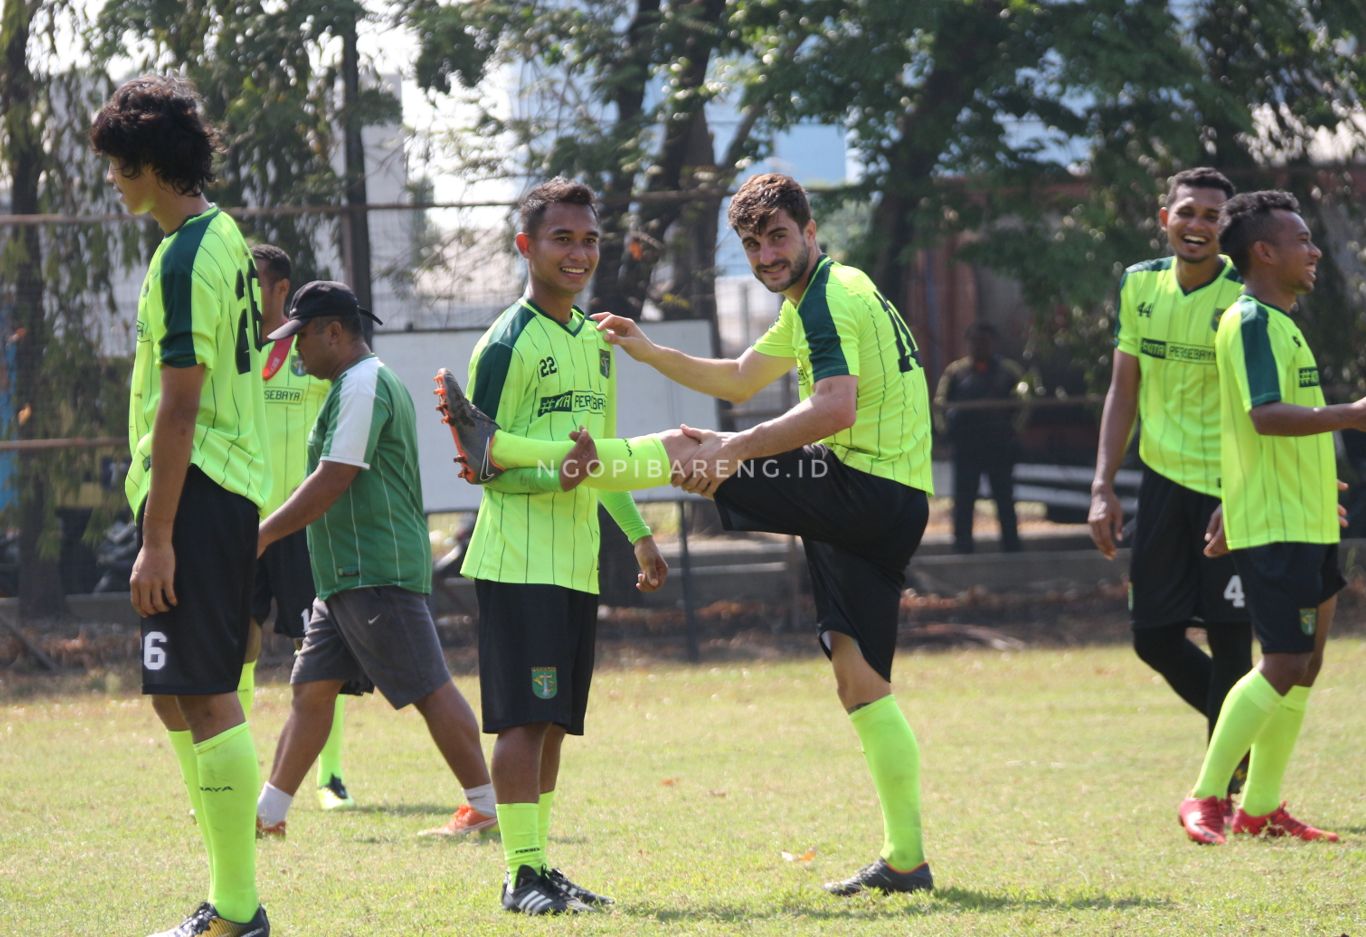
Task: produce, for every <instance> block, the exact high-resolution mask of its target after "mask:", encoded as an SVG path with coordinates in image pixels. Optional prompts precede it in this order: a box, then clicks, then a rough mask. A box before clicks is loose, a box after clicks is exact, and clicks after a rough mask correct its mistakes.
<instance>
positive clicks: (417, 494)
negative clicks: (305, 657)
mask: <svg viewBox="0 0 1366 937" xmlns="http://www.w3.org/2000/svg"><path fill="white" fill-rule="evenodd" d="M319 462H341V463H343V464H345V465H355V466H359V467H360V469H361V472H360V473H359V474H357V475H356V477H355V479H354V480H353V481H352V482H351V484H350V485H349V486H348V487H347V489H346V491H344V492H342V495H341V497H340V498H338V499H337V500H336V501H335V502H334V503H333V505H332V506H331V507H330V508H328V509H327V513H325V514H324V515H323V516H322V517H320V518H318V519H317V520H316V521H314V522H313V523H311V524H309V525H308V554H309V556H310V557H311V558H312V561H313V584H314V586H315V587H316V589H317V593H318V598H320V599H326V598H327V597H328V596H330V595H335V594H336V593H338V592H344V591H346V590H348V589H361V588H364V587H367V586H399V587H400V588H403V589H407V590H408V591H410V592H418V593H422V594H423V595H425V594H427V593H428V592H431V591H432V546H431V540H430V539H429V538H428V535H427V517H426V515H425V514H423V512H422V480H421V477H420V476H419V475H418V470H417V416H416V414H415V413H414V411H413V398H412V397H410V396H408V389H407V388H406V387H404V386H403V383H402V382H401V381H400V380H399V379H398V378H397V377H395V376H394V372H392V371H390V370H389V369H388V368H387V367H385V366H384V365H383V364H382V363H380V360H379V359H378V358H376V357H375V356H374V355H366V356H365V357H364V358H361V359H360V360H359V361H357V362H355V363H354V364H352V365H351V366H350V367H349V368H347V369H346V370H345V371H343V372H342V373H341V374H340V375H338V377H337V379H336V380H335V381H333V382H332V387H331V389H330V390H328V392H327V399H326V400H324V401H323V406H322V410H321V411H320V412H319V413H318V421H317V422H316V423H314V424H313V430H312V432H310V433H309V435H308V470H309V472H312V471H313V470H314V469H315V468H317V467H318V463H319Z"/></svg>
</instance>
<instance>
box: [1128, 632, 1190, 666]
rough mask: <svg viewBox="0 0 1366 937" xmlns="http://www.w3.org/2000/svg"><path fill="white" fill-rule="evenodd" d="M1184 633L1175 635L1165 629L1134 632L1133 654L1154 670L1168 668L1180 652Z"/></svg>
mask: <svg viewBox="0 0 1366 937" xmlns="http://www.w3.org/2000/svg"><path fill="white" fill-rule="evenodd" d="M1183 640H1185V635H1184V633H1183V634H1181V635H1179V636H1178V635H1175V634H1173V633H1171V632H1170V629H1166V628H1161V629H1159V628H1140V629H1137V630H1135V631H1134V653H1135V654H1137V655H1138V659H1139V660H1141V661H1143V663H1145V664H1147V665H1148V666H1149V667H1151V668H1153V669H1154V670H1157V671H1161V670H1163V669H1164V668H1166V667H1168V666H1169V665H1170V664H1171V662H1172V661H1173V660H1174V659H1175V658H1176V656H1177V653H1178V652H1179V650H1180V643H1181V641H1183Z"/></svg>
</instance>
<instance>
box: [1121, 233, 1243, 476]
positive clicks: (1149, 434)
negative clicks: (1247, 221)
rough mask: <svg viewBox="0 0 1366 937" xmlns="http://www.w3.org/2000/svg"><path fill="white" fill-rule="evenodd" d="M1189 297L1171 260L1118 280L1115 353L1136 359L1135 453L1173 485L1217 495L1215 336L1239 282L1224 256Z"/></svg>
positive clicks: (1239, 287)
mask: <svg viewBox="0 0 1366 937" xmlns="http://www.w3.org/2000/svg"><path fill="white" fill-rule="evenodd" d="M1219 264H1220V266H1219V272H1218V273H1216V274H1215V275H1214V277H1213V278H1212V279H1211V280H1210V281H1209V282H1208V283H1206V284H1205V285H1204V286H1199V287H1196V288H1195V289H1193V290H1191V291H1190V292H1186V291H1185V290H1184V289H1182V288H1181V284H1180V283H1178V282H1177V280H1176V265H1175V263H1174V260H1173V258H1171V257H1162V258H1159V259H1157V260H1148V261H1145V262H1143V263H1139V264H1134V265H1133V266H1132V267H1130V268H1129V269H1127V270H1125V271H1124V276H1123V277H1121V278H1120V281H1119V314H1118V316H1117V317H1116V320H1115V347H1116V348H1118V349H1119V350H1120V351H1122V352H1124V353H1125V354H1126V355H1133V356H1134V357H1135V358H1137V359H1138V368H1139V383H1138V416H1139V420H1140V422H1141V424H1142V428H1141V430H1140V435H1139V441H1138V454H1139V455H1140V456H1141V457H1142V458H1143V462H1144V464H1146V465H1147V466H1148V467H1150V468H1151V469H1152V470H1153V471H1155V472H1157V473H1158V474H1160V475H1163V476H1165V477H1167V478H1169V479H1171V480H1172V481H1174V482H1176V483H1177V484H1178V485H1183V486H1185V487H1186V488H1190V489H1192V490H1193V491H1198V492H1201V493H1202V494H1207V495H1213V496H1216V497H1217V496H1218V494H1219V375H1218V370H1217V369H1216V368H1215V365H1214V330H1215V329H1216V328H1217V327H1218V325H1219V316H1220V315H1222V314H1223V312H1224V310H1225V309H1227V308H1228V307H1229V306H1231V305H1233V303H1234V302H1236V301H1237V299H1238V296H1239V294H1240V293H1241V292H1242V289H1243V278H1242V277H1240V276H1239V275H1238V271H1237V270H1236V269H1235V268H1234V266H1233V264H1231V263H1229V261H1228V258H1226V257H1222V256H1221V257H1220V258H1219Z"/></svg>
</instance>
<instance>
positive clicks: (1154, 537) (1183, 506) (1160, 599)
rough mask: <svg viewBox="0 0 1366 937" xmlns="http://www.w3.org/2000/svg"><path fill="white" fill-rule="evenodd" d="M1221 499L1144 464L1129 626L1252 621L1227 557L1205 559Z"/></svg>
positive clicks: (1132, 556) (1239, 581) (1131, 566)
mask: <svg viewBox="0 0 1366 937" xmlns="http://www.w3.org/2000/svg"><path fill="white" fill-rule="evenodd" d="M1218 506H1219V499H1218V498H1215V497H1213V496H1211V495H1206V494H1201V493H1200V492H1198V491H1192V490H1191V489H1189V488H1187V487H1185V486H1184V485H1178V484H1177V483H1176V482H1174V481H1172V480H1171V479H1169V478H1167V477H1165V476H1163V475H1161V474H1159V473H1157V472H1154V471H1153V470H1152V469H1150V468H1148V467H1147V466H1144V468H1143V481H1142V483H1141V484H1140V485H1139V489H1138V516H1137V517H1135V518H1134V540H1133V544H1132V547H1133V549H1132V550H1131V551H1130V553H1129V623H1130V624H1131V625H1132V626H1133V627H1134V628H1135V629H1140V628H1156V627H1161V626H1163V625H1174V624H1177V623H1179V622H1187V621H1201V622H1211V623H1213V622H1235V621H1236V622H1244V621H1247V620H1248V610H1247V601H1246V599H1245V596H1244V587H1243V583H1242V579H1241V578H1240V577H1239V575H1238V570H1237V568H1235V567H1234V565H1233V560H1232V559H1231V558H1229V557H1228V556H1227V555H1225V556H1220V557H1214V558H1210V557H1208V556H1205V554H1204V549H1205V529H1206V528H1207V527H1208V526H1209V519H1210V515H1211V514H1213V513H1214V509H1215V508H1216V507H1218Z"/></svg>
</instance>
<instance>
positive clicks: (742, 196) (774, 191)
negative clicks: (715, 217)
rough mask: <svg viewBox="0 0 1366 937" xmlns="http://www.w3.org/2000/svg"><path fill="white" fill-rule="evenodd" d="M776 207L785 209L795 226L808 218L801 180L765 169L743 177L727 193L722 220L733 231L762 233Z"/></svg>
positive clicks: (777, 210)
mask: <svg viewBox="0 0 1366 937" xmlns="http://www.w3.org/2000/svg"><path fill="white" fill-rule="evenodd" d="M779 211H785V212H787V214H788V217H790V218H791V219H792V220H793V221H795V222H796V223H797V227H799V228H805V227H806V223H807V222H808V221H810V220H811V203H810V202H809V201H807V198H806V190H805V189H803V188H802V186H801V183H799V182H798V181H797V180H796V179H793V178H792V177H791V176H784V175H782V174H781V173H776V172H766V173H764V174H763V175H759V176H752V177H751V178H749V179H746V180H745V184H744V185H742V186H740V188H739V190H738V191H737V192H736V193H735V195H733V196H732V197H731V200H730V209H729V210H728V211H727V212H726V222H727V223H728V224H729V225H730V226H731V228H733V229H734V230H735V231H736V232H737V233H738V232H740V231H742V230H743V231H753V232H755V233H756V234H763V233H764V229H765V228H767V227H768V223H769V222H770V221H771V220H773V216H774V215H775V214H777V213H778V212H779Z"/></svg>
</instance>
